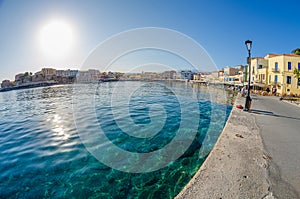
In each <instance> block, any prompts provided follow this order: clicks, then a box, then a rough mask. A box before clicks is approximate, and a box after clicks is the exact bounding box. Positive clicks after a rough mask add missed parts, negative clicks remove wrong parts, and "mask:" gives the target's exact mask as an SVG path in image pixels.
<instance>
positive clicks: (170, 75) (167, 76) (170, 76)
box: [162, 70, 176, 79]
mask: <svg viewBox="0 0 300 199" xmlns="http://www.w3.org/2000/svg"><path fill="white" fill-rule="evenodd" d="M175 74H176V71H175V70H170V71H164V72H163V73H162V78H163V79H175V78H174V77H175Z"/></svg>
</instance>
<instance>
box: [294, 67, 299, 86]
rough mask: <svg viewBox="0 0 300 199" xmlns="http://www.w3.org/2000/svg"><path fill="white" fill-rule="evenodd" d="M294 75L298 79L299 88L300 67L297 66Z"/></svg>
mask: <svg viewBox="0 0 300 199" xmlns="http://www.w3.org/2000/svg"><path fill="white" fill-rule="evenodd" d="M294 77H295V78H296V79H297V81H298V82H297V88H298V86H299V79H300V70H299V69H297V68H295V70H294Z"/></svg>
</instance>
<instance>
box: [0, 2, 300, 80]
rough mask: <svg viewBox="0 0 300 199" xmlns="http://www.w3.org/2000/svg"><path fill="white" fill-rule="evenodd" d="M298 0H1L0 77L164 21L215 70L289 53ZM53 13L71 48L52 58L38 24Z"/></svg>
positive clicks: (71, 59)
mask: <svg viewBox="0 0 300 199" xmlns="http://www.w3.org/2000/svg"><path fill="white" fill-rule="evenodd" d="M299 7H300V3H299V2H298V1H296V0H286V1H276V0H264V1H262V0H251V1H247V0H245V1H240V0H198V1H196V0H194V1H192V0H187V1H183V0H163V1H162V0H118V1H117V0H107V1H106V0H105V1H104V0H97V1H92V0H88V1H84V0H82V1H76V0H73V1H65V0H59V1H58V0H52V1H43V0H39V1H31V0H27V1H22V0H4V1H3V0H0V27H1V28H0V80H3V79H14V75H15V74H17V73H19V72H25V71H32V72H36V71H38V70H39V69H41V68H42V67H56V68H80V65H81V64H82V63H83V62H84V60H85V59H86V58H87V57H88V55H89V54H90V52H91V51H92V50H93V49H94V48H95V47H96V46H97V45H98V44H99V43H100V42H102V41H104V40H105V39H107V38H108V37H110V36H112V35H115V34H117V33H119V32H122V31H126V30H128V29H133V28H141V27H162V28H169V29H173V30H176V31H179V32H181V33H183V34H186V35H187V36H189V37H191V38H193V39H194V40H195V41H197V42H198V43H199V44H201V45H202V46H203V47H204V48H205V49H206V51H207V52H208V53H209V54H210V56H211V57H212V59H213V60H214V62H215V63H216V65H217V67H218V68H222V67H225V66H227V65H231V66H235V65H238V64H245V62H246V56H247V51H246V48H245V45H244V41H245V40H247V39H250V40H252V41H253V48H252V55H253V56H264V55H265V54H267V53H290V52H291V50H293V49H295V48H299V47H300V39H299V36H298V34H299V32H300V26H299V24H300V18H299ZM53 18H56V19H62V20H63V21H66V22H67V23H68V24H70V26H71V27H72V30H73V32H74V38H75V39H74V43H73V45H72V49H71V50H69V52H68V53H67V54H66V55H65V56H64V57H63V58H59V59H54V58H51V57H47V56H46V55H45V54H43V53H42V52H41V49H40V46H39V36H38V33H39V32H40V30H41V28H42V27H43V26H45V24H47V23H48V22H49V20H51V19H53Z"/></svg>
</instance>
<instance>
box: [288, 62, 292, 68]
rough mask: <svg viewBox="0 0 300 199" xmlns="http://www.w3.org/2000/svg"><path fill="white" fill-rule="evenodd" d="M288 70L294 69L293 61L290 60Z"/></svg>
mask: <svg viewBox="0 0 300 199" xmlns="http://www.w3.org/2000/svg"><path fill="white" fill-rule="evenodd" d="M288 70H292V62H290V61H289V62H288Z"/></svg>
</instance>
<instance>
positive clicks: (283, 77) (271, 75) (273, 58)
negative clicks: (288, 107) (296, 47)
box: [265, 54, 300, 95]
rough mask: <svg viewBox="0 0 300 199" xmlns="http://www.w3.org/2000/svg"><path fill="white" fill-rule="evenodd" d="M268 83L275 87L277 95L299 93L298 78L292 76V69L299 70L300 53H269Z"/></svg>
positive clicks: (299, 81)
mask: <svg viewBox="0 0 300 199" xmlns="http://www.w3.org/2000/svg"><path fill="white" fill-rule="evenodd" d="M265 58H266V59H267V60H268V65H269V67H268V71H267V73H268V85H269V86H270V87H271V88H273V87H274V88H276V90H277V93H278V94H279V95H294V94H297V95H300V78H298V79H297V78H295V77H294V70H295V69H298V70H300V55H294V54H269V55H267V56H266V57H265Z"/></svg>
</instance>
